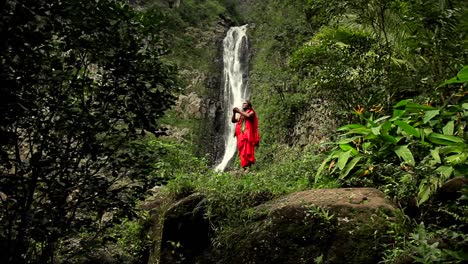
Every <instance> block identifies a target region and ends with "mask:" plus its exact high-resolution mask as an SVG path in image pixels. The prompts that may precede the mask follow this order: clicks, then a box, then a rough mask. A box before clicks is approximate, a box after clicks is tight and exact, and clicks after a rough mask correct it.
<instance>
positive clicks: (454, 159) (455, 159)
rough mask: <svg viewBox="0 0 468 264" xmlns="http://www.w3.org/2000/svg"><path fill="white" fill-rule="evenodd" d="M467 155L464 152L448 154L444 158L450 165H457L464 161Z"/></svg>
mask: <svg viewBox="0 0 468 264" xmlns="http://www.w3.org/2000/svg"><path fill="white" fill-rule="evenodd" d="M467 157H468V154H467V153H465V152H464V153H460V154H455V155H451V156H448V157H446V158H445V160H446V161H447V162H448V163H450V164H452V165H458V164H463V163H465V161H466V158H467Z"/></svg>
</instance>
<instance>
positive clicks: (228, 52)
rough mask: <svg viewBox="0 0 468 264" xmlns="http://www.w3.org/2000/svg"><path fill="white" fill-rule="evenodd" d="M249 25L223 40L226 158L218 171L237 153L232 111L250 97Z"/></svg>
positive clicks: (229, 34) (227, 35)
mask: <svg viewBox="0 0 468 264" xmlns="http://www.w3.org/2000/svg"><path fill="white" fill-rule="evenodd" d="M246 31H247V25H244V26H241V27H232V28H230V29H229V31H228V32H227V34H226V37H225V38H224V40H223V48H224V51H223V61H224V90H223V96H224V98H223V103H224V119H225V121H224V135H223V137H224V156H223V159H222V161H221V163H219V164H218V165H217V166H216V167H215V170H216V171H224V169H225V168H226V166H227V165H228V163H229V161H230V160H231V159H232V157H233V156H234V154H235V153H236V148H237V147H236V145H237V142H236V138H235V137H234V128H235V126H234V124H232V122H231V116H232V109H233V108H234V107H236V106H237V107H239V108H241V106H242V101H243V100H245V99H248V98H249V97H250V90H249V89H248V85H247V66H248V61H247V58H248V42H247V35H246Z"/></svg>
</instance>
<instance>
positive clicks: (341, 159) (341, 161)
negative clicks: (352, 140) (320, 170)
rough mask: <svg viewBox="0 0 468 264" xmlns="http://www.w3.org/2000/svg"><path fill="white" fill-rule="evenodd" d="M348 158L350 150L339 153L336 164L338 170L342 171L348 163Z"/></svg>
mask: <svg viewBox="0 0 468 264" xmlns="http://www.w3.org/2000/svg"><path fill="white" fill-rule="evenodd" d="M350 156H351V150H348V151H346V152H341V153H340V155H339V156H338V163H337V166H338V168H339V169H340V170H343V168H344V167H345V166H346V163H347V162H348V159H349V157H350Z"/></svg>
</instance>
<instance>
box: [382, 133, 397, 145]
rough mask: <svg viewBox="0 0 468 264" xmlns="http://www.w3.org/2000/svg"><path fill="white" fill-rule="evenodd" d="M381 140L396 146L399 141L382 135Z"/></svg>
mask: <svg viewBox="0 0 468 264" xmlns="http://www.w3.org/2000/svg"><path fill="white" fill-rule="evenodd" d="M379 137H380V138H382V139H383V140H384V141H387V142H390V143H393V144H396V143H397V142H398V140H397V139H396V138H395V137H392V136H390V135H380V136H379Z"/></svg>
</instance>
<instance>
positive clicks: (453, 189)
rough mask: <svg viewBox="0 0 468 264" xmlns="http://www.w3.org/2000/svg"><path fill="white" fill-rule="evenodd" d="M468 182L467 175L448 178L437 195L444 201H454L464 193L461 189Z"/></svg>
mask: <svg viewBox="0 0 468 264" xmlns="http://www.w3.org/2000/svg"><path fill="white" fill-rule="evenodd" d="M467 184H468V179H467V178H465V177H456V178H453V179H450V180H448V181H447V182H446V183H444V185H442V187H440V189H439V190H438V192H437V194H438V195H437V196H438V198H439V199H440V200H442V201H449V200H451V201H453V200H456V199H458V198H460V196H461V195H462V193H461V190H462V188H463V187H464V186H466V185H467Z"/></svg>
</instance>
